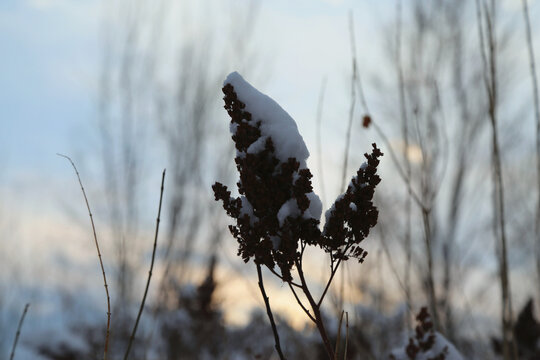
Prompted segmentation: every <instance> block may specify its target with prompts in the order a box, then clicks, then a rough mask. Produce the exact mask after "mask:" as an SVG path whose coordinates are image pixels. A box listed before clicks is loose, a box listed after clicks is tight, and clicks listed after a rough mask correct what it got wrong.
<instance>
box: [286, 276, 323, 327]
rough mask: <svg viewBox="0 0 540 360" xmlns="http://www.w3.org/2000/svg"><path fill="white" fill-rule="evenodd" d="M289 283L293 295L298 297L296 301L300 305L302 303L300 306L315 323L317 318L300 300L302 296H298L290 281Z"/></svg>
mask: <svg viewBox="0 0 540 360" xmlns="http://www.w3.org/2000/svg"><path fill="white" fill-rule="evenodd" d="M287 284H289V288H290V289H291V291H292V293H293V295H294V298H295V299H296V302H297V303H298V305H300V307H301V308H302V310H304V312H305V313H306V315H307V316H308V318H309V319H310V320H311V321H313V322H314V323H316V322H317V321H316V320H315V318H314V317H313V315H311V313H310V312H309V310H308V309H307V308H306V306H305V305H304V304H303V303H302V301H301V300H300V298H299V297H298V294H297V293H296V290H294V288H293V287H292V285H291V283H290V282H288V283H287Z"/></svg>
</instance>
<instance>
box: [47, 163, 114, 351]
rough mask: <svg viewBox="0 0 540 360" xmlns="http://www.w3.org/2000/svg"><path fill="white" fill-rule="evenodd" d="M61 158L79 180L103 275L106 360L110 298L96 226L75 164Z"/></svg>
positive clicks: (109, 324)
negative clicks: (105, 301)
mask: <svg viewBox="0 0 540 360" xmlns="http://www.w3.org/2000/svg"><path fill="white" fill-rule="evenodd" d="M57 155H58V156H61V157H63V158H66V159H67V160H68V161H69V162H70V163H71V166H73V170H75V174H76V175H77V179H78V180H79V185H80V186H81V191H82V194H83V196H84V201H85V203H86V208H87V209H88V215H89V216H90V223H91V224H92V232H93V235H94V243H95V244H96V250H97V254H98V258H99V265H100V267H101V273H102V274H103V284H104V286H105V295H106V296H107V330H106V334H105V348H104V350H103V360H107V353H108V351H109V337H110V328H111V297H110V296H109V285H107V276H106V275H105V267H104V266H103V259H102V258H101V251H100V250H99V242H98V239H97V234H96V226H95V224H94V217H93V216H92V211H91V210H90V204H89V203H88V197H87V196H86V191H85V190H84V186H83V184H82V181H81V176H80V175H79V170H77V167H76V166H75V163H74V162H73V160H71V158H70V157H69V156H66V155H62V154H57Z"/></svg>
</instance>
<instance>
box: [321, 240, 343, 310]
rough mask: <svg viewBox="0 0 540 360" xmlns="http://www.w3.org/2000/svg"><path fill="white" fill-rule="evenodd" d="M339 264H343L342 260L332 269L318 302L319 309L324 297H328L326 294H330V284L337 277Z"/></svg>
mask: <svg viewBox="0 0 540 360" xmlns="http://www.w3.org/2000/svg"><path fill="white" fill-rule="evenodd" d="M345 252H346V251H344V252H343V253H345ZM339 264H341V259H338V261H337V264H336V266H335V267H333V268H332V269H331V272H330V278H328V281H327V282H326V286H325V287H324V290H323V293H322V295H321V298H320V299H319V301H318V302H317V306H319V307H320V306H321V304H322V301H323V299H324V297H325V296H326V293H327V292H328V289H329V288H330V284H331V283H332V280H333V279H334V275H336V272H337V269H338V267H339Z"/></svg>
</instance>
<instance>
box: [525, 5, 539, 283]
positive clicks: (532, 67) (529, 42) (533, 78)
mask: <svg viewBox="0 0 540 360" xmlns="http://www.w3.org/2000/svg"><path fill="white" fill-rule="evenodd" d="M523 17H524V18H525V32H526V36H527V48H528V49H529V63H530V70H531V82H532V88H533V89H532V90H533V102H534V115H535V118H536V180H537V191H538V195H537V196H538V198H537V207H536V226H535V232H536V241H535V253H536V272H537V275H538V278H539V279H540V103H539V99H538V80H537V77H536V65H535V63H536V62H535V59H534V47H533V40H532V32H531V22H530V19H529V8H528V6H527V0H523ZM538 290H539V291H540V288H539V289H538Z"/></svg>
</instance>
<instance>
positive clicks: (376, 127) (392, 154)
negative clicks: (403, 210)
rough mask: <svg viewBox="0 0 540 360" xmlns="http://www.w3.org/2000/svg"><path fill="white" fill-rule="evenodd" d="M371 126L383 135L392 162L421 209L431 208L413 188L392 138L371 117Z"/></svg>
mask: <svg viewBox="0 0 540 360" xmlns="http://www.w3.org/2000/svg"><path fill="white" fill-rule="evenodd" d="M371 126H373V128H374V129H375V131H376V132H377V134H378V135H379V136H380V137H381V139H382V141H383V142H384V143H385V144H386V146H387V150H388V152H389V153H390V158H391V159H392V162H393V163H394V166H395V167H396V170H397V171H398V174H399V177H401V179H402V180H403V182H404V183H405V185H407V190H408V191H409V192H410V193H411V196H412V198H413V200H414V201H415V202H416V204H417V205H418V206H419V207H420V208H421V209H429V208H430V207H431V205H425V204H424V203H423V201H422V200H421V199H420V196H419V195H418V194H417V193H416V191H414V189H413V188H412V184H411V179H410V178H409V177H407V175H406V173H405V171H404V170H403V169H402V167H401V165H400V164H399V160H398V158H397V155H396V153H395V151H394V149H393V148H392V144H390V140H389V139H388V137H387V136H386V134H385V133H384V132H383V131H382V129H381V128H380V127H379V126H378V125H377V123H376V122H375V121H373V119H371Z"/></svg>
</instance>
